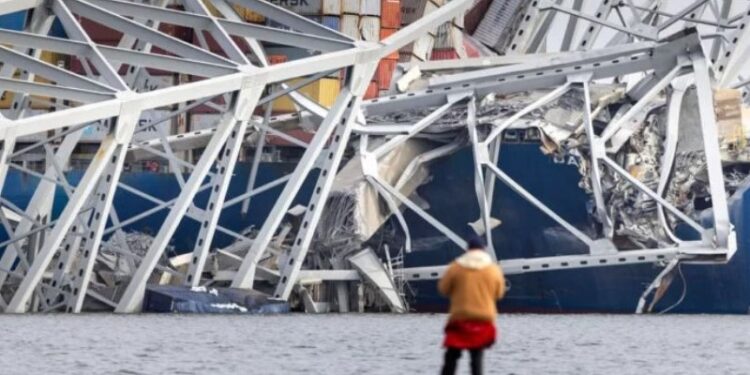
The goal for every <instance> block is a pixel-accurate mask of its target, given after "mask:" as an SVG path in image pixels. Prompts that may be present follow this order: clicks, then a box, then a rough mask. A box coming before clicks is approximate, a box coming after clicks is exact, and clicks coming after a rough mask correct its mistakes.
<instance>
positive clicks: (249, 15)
mask: <svg viewBox="0 0 750 375" xmlns="http://www.w3.org/2000/svg"><path fill="white" fill-rule="evenodd" d="M232 8H234V11H235V12H237V14H238V15H239V16H240V17H242V19H243V20H245V21H247V22H251V23H265V22H266V17H263V15H262V14H258V13H255V12H253V11H252V10H250V9H247V8H245V7H242V6H239V5H232Z"/></svg>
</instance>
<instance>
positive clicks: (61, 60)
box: [0, 51, 65, 109]
mask: <svg viewBox="0 0 750 375" xmlns="http://www.w3.org/2000/svg"><path fill="white" fill-rule="evenodd" d="M40 59H41V60H42V61H44V62H46V63H48V64H52V65H55V66H60V67H62V68H65V56H64V55H61V54H59V53H54V52H49V51H42V54H41V56H40ZM13 78H15V79H19V78H20V74H19V72H18V71H16V73H15V74H14V75H13ZM34 82H36V83H47V84H49V83H51V81H50V80H48V79H46V78H44V77H40V76H36V77H34ZM14 97H15V93H13V92H10V91H5V92H3V93H2V96H0V109H10V107H11V105H13V99H14ZM34 99H36V100H34ZM40 101H41V102H40ZM48 103H49V98H47V97H40V96H36V95H34V96H32V108H33V109H46V108H48V107H49V104H48Z"/></svg>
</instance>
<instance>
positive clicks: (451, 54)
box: [430, 48, 458, 60]
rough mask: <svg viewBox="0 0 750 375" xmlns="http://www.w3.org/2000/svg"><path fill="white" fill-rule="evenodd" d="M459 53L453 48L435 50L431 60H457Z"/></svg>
mask: <svg viewBox="0 0 750 375" xmlns="http://www.w3.org/2000/svg"><path fill="white" fill-rule="evenodd" d="M457 58H458V53H456V50H455V49H453V48H435V49H433V50H432V54H431V55H430V60H455V59H457Z"/></svg>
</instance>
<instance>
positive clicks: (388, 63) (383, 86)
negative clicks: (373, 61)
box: [376, 60, 398, 90]
mask: <svg viewBox="0 0 750 375" xmlns="http://www.w3.org/2000/svg"><path fill="white" fill-rule="evenodd" d="M396 65H398V61H397V60H380V62H379V63H378V70H377V75H376V77H377V79H376V80H377V82H378V89H380V90H387V89H388V88H389V87H391V78H393V72H394V71H396Z"/></svg>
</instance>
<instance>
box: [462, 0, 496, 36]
mask: <svg viewBox="0 0 750 375" xmlns="http://www.w3.org/2000/svg"><path fill="white" fill-rule="evenodd" d="M490 4H492V0H476V1H475V2H474V6H473V7H472V8H471V9H469V11H468V12H466V15H465V16H464V30H465V31H466V33H468V34H469V35H472V34H474V31H475V30H476V29H477V26H479V23H480V22H481V21H482V18H484V15H485V14H487V10H488V9H489V7H490Z"/></svg>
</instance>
